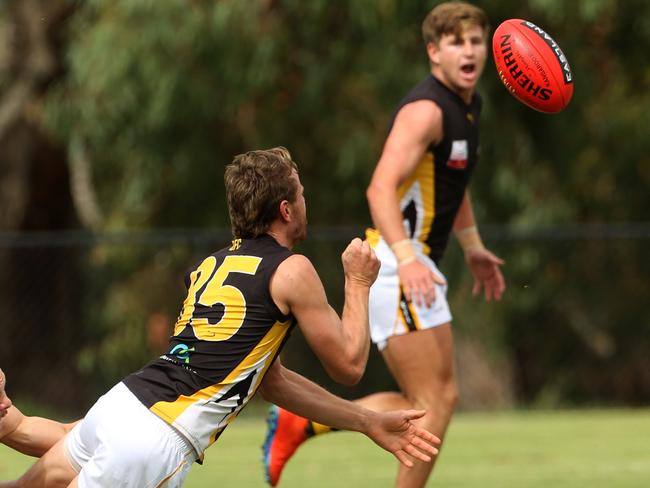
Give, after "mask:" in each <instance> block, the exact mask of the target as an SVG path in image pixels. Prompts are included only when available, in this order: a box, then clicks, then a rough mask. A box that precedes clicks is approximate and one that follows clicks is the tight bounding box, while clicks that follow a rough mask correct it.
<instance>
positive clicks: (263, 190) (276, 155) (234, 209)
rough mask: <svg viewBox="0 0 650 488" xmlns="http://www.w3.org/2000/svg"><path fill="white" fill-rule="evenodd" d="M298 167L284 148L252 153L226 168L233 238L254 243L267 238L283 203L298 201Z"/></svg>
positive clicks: (225, 178) (236, 159) (234, 160)
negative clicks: (293, 174) (267, 232)
mask: <svg viewBox="0 0 650 488" xmlns="http://www.w3.org/2000/svg"><path fill="white" fill-rule="evenodd" d="M293 171H296V172H297V171H298V166H297V165H296V163H295V162H294V161H293V160H292V159H291V154H289V151H287V149H285V148H284V147H274V148H272V149H266V150H259V151H249V152H247V153H244V154H239V155H238V156H235V158H234V159H233V161H232V163H230V164H229V165H228V166H227V167H226V173H225V175H224V183H225V185H226V200H227V202H228V213H229V214H230V224H231V227H232V233H233V236H234V237H236V238H240V239H251V238H255V237H258V236H260V235H262V234H264V233H265V232H266V231H267V230H268V229H269V227H270V225H271V223H272V222H273V221H274V220H275V219H276V217H277V216H278V212H279V209H280V202H282V200H288V201H290V202H293V201H295V199H296V198H297V197H298V191H299V188H298V184H297V183H296V180H294V179H293V178H291V174H292V172H293Z"/></svg>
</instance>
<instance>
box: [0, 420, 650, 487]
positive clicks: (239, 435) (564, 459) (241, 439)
mask: <svg viewBox="0 0 650 488" xmlns="http://www.w3.org/2000/svg"><path fill="white" fill-rule="evenodd" d="M263 437H264V421H263V419H262V418H260V417H257V416H255V415H246V412H245V413H244V414H243V415H242V418H240V419H238V420H237V421H236V422H235V423H234V424H232V425H231V426H230V427H229V428H228V430H227V431H226V433H224V435H223V436H222V437H221V439H220V440H219V442H218V443H217V445H215V446H213V447H211V448H210V449H209V450H208V452H207V455H206V460H205V464H204V465H203V466H199V465H195V466H194V467H193V468H192V472H191V474H190V477H189V479H188V482H187V483H186V485H185V486H186V487H189V488H200V487H208V486H219V487H237V488H249V487H251V488H254V487H262V486H265V484H264V483H263V478H262V467H261V463H260V457H261V450H260V447H259V446H260V445H261V443H262V440H263ZM31 462H32V459H31V458H27V457H25V456H21V455H19V454H15V453H13V452H12V451H10V450H9V449H7V448H5V447H4V446H2V447H0V479H7V478H11V477H14V476H16V475H17V474H18V473H20V472H22V470H24V469H26V468H27V467H28V466H29V465H30V464H31ZM395 469H396V468H395V461H393V458H392V456H391V455H389V454H386V453H384V452H383V451H381V450H380V449H379V448H378V447H375V445H374V444H373V443H372V442H371V441H369V440H368V439H366V438H365V437H363V436H361V435H358V434H353V433H344V432H339V433H336V434H329V435H326V436H323V437H320V438H316V439H313V440H310V441H309V442H307V443H306V444H305V445H304V446H303V447H301V449H300V450H299V451H298V453H297V454H296V456H295V457H294V458H293V459H292V460H291V462H290V463H289V465H288V467H287V468H286V470H285V472H284V474H283V478H282V483H281V484H280V486H281V487H282V488H297V487H304V486H308V487H309V488H320V487H328V488H329V487H355V488H365V487H373V488H375V487H391V486H392V485H393V479H394V475H395ZM430 485H431V486H441V487H446V488H479V487H480V488H492V487H494V488H497V487H498V488H506V487H517V488H538V487H539V488H549V487H553V488H578V487H580V488H582V487H589V488H605V487H606V488H646V487H650V410H587V411H553V412H514V413H513V412H508V413H495V414H469V413H461V414H458V415H457V416H456V417H455V418H454V421H453V424H452V426H451V428H450V431H449V434H448V437H447V440H446V445H445V450H444V452H443V455H442V458H441V459H440V463H439V466H438V468H437V470H436V474H435V476H434V478H433V479H432V481H431V482H430Z"/></svg>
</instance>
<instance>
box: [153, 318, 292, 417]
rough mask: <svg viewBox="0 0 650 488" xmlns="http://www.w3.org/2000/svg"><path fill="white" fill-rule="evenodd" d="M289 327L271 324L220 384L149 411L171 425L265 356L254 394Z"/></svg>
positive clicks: (282, 324)
mask: <svg viewBox="0 0 650 488" xmlns="http://www.w3.org/2000/svg"><path fill="white" fill-rule="evenodd" d="M290 325H291V320H288V321H286V322H276V323H275V324H273V326H272V327H271V328H270V329H269V331H268V332H267V333H266V335H265V336H264V338H263V339H262V340H261V341H260V342H259V343H258V344H257V346H255V348H254V349H253V350H252V351H251V352H250V353H249V354H248V356H246V357H245V358H244V360H243V361H242V362H241V363H239V364H238V365H237V367H235V368H234V369H233V370H232V371H231V372H230V374H229V375H228V376H226V378H224V380H223V381H222V382H221V383H218V384H216V385H210V386H208V387H206V388H203V389H202V390H199V391H197V392H196V393H194V394H192V395H191V396H187V395H180V396H179V397H178V398H177V399H176V400H175V401H173V402H166V401H160V402H157V403H155V404H153V405H152V406H151V407H150V410H151V411H152V412H154V413H156V415H158V416H159V417H161V418H164V419H165V420H166V421H167V422H169V423H172V424H173V423H174V422H175V421H176V419H177V418H178V417H179V416H180V415H181V414H182V413H183V412H184V411H185V410H187V409H188V408H190V407H191V406H193V405H195V404H196V403H198V402H207V401H209V400H211V399H213V398H215V397H217V396H218V394H219V392H220V391H221V390H222V389H223V388H224V387H226V386H227V385H230V384H232V383H235V382H236V381H237V378H239V377H240V375H241V373H242V372H243V371H246V370H250V369H251V368H252V367H253V366H255V365H256V364H257V363H259V362H260V361H261V360H262V359H263V358H264V356H267V357H268V360H267V361H266V364H264V367H263V369H262V371H261V374H259V375H258V378H259V380H258V382H257V384H255V385H254V388H253V389H252V392H255V391H256V390H257V388H258V386H259V381H261V379H262V377H263V376H264V373H266V371H267V370H268V368H269V366H271V363H272V360H273V358H275V355H276V353H277V351H278V349H279V348H280V346H281V345H282V342H283V340H284V337H285V335H286V334H287V332H288V331H289V326H290Z"/></svg>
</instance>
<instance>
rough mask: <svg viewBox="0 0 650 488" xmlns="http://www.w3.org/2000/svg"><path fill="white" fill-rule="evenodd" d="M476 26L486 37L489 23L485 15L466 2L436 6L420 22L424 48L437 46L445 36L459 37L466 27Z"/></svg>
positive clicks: (453, 2)
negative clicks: (430, 44) (432, 45)
mask: <svg viewBox="0 0 650 488" xmlns="http://www.w3.org/2000/svg"><path fill="white" fill-rule="evenodd" d="M472 25H477V26H479V27H481V28H482V29H483V33H484V35H486V36H487V33H488V31H489V30H490V22H489V20H488V17H487V14H486V13H485V12H484V11H483V10H482V9H480V8H479V7H476V6H475V5H471V4H469V3H466V2H459V1H452V2H445V3H441V4H440V5H437V6H436V7H435V8H434V9H433V10H431V12H429V14H428V15H427V16H426V18H425V19H424V22H422V37H423V39H424V44H425V46H426V45H427V44H429V43H432V44H434V45H437V44H438V42H439V41H440V38H441V37H442V36H444V35H446V34H453V35H455V36H460V35H461V34H462V33H463V31H464V30H465V29H467V27H469V26H472Z"/></svg>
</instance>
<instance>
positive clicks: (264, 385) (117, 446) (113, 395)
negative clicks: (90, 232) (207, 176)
mask: <svg viewBox="0 0 650 488" xmlns="http://www.w3.org/2000/svg"><path fill="white" fill-rule="evenodd" d="M225 181H226V194H227V199H228V207H229V213H230V217H231V223H232V227H233V234H234V236H235V240H234V241H233V243H232V245H230V246H229V247H226V248H224V249H222V250H220V251H217V252H216V253H214V254H212V255H211V256H208V257H207V258H206V259H204V260H203V261H202V262H201V263H200V264H199V265H198V266H197V267H196V268H195V269H194V271H192V272H191V273H190V274H189V276H188V277H187V280H186V283H187V285H188V295H187V298H186V299H185V301H184V304H183V308H182V310H181V314H180V316H179V320H178V322H177V324H176V328H175V331H174V336H173V337H172V339H171V342H170V350H169V352H167V353H166V354H163V355H162V356H161V357H160V358H158V359H155V360H154V361H152V362H151V363H149V364H148V365H146V366H144V367H143V368H142V369H141V370H139V371H138V372H137V373H135V374H133V375H130V376H128V377H127V378H125V379H124V380H123V381H122V382H120V383H118V384H117V385H116V386H115V387H113V388H112V389H111V390H110V391H109V392H108V393H106V394H105V395H104V396H102V397H101V398H100V399H99V400H98V401H97V403H95V405H94V406H93V407H92V408H91V409H90V411H89V412H88V414H87V415H86V416H85V417H84V419H83V420H82V421H81V422H80V423H78V424H77V425H76V426H75V427H74V428H73V429H72V430H71V431H70V432H69V433H68V434H67V435H66V436H65V437H64V438H63V439H61V440H59V441H58V442H57V443H56V444H55V445H54V446H53V447H52V448H51V449H50V450H49V451H48V452H47V453H46V454H45V455H44V456H43V457H42V458H41V459H40V460H39V461H38V462H37V463H36V464H35V465H34V466H33V467H32V468H31V469H30V470H29V471H28V472H27V473H26V474H25V475H24V476H23V477H21V478H20V480H17V481H16V482H10V483H6V484H2V483H0V486H2V487H18V486H24V487H30V488H33V487H37V486H48V487H55V486H56V487H58V486H70V487H76V486H79V487H83V488H89V487H106V486H134V487H136V486H137V487H139V486H159V485H160V484H161V483H165V486H166V487H175V486H181V485H182V483H183V481H184V479H185V477H186V475H187V472H188V471H189V468H190V466H191V465H192V463H193V461H197V460H201V459H202V457H203V451H204V450H205V449H206V448H207V447H208V446H209V445H210V444H211V443H213V442H215V440H216V439H217V438H218V437H219V435H220V434H221V432H222V431H223V430H224V429H225V428H226V426H227V425H228V423H229V422H230V421H232V420H233V419H234V418H235V417H236V415H237V414H238V413H239V411H240V410H241V409H242V408H243V407H244V406H245V405H246V403H247V402H248V401H249V400H250V398H251V397H252V396H253V395H254V393H255V392H256V391H257V390H258V389H259V391H261V393H262V395H263V396H264V398H265V399H267V400H268V401H271V402H273V403H275V404H276V405H279V406H281V407H283V408H285V409H288V410H290V411H294V412H295V413H296V414H299V415H302V416H306V417H310V418H313V419H315V420H317V421H318V422H321V423H323V424H327V425H331V426H333V427H336V428H340V429H345V430H353V431H359V432H363V433H364V434H366V435H368V436H369V437H370V438H371V439H373V440H374V441H375V442H376V443H377V444H378V445H380V446H381V447H383V448H384V449H386V450H388V451H390V452H392V453H393V454H394V455H395V456H396V457H397V459H398V460H399V461H400V462H402V463H404V464H405V465H406V466H412V465H413V460H414V459H419V460H422V461H429V460H430V459H431V456H432V455H435V454H436V453H437V449H436V447H435V446H436V445H437V444H438V443H439V440H438V439H437V438H436V437H435V436H434V435H433V434H431V433H429V432H428V431H427V430H425V429H422V428H420V427H417V426H416V425H415V424H414V423H413V422H412V421H413V420H415V419H418V418H421V417H422V416H423V415H424V414H425V412H424V411H422V410H412V409H405V410H396V411H391V412H386V413H378V412H375V411H373V410H369V409H366V408H364V407H362V406H360V405H358V404H355V403H352V402H349V401H345V400H343V399H341V398H338V397H336V396H334V395H332V394H330V393H328V392H327V391H325V390H324V389H322V388H320V387H319V386H317V385H316V384H314V383H312V382H310V381H309V380H307V379H306V378H304V377H302V376H300V375H298V374H296V373H294V372H292V371H289V370H287V369H286V368H284V367H283V366H282V364H281V363H280V361H279V358H278V354H279V351H280V349H281V347H282V345H283V344H284V342H285V339H286V338H287V337H288V332H289V330H290V329H291V327H292V326H293V325H294V324H296V323H297V324H298V326H299V327H300V328H301V330H302V332H303V334H304V335H305V337H306V339H307V341H308V343H309V344H310V346H311V347H312V349H313V350H314V351H315V353H316V354H317V356H318V357H319V358H320V360H321V361H322V362H323V365H324V366H325V368H326V370H327V371H328V373H329V374H330V375H331V376H332V377H333V378H334V379H336V380H337V381H340V382H343V383H348V384H351V383H356V382H357V381H358V380H359V379H360V377H361V375H362V374H363V371H364V369H365V366H366V361H367V357H368V351H369V337H368V295H369V288H370V286H371V285H372V283H373V282H374V280H375V279H376V276H377V272H378V268H379V261H378V260H377V258H376V256H375V253H374V252H373V251H372V249H371V248H370V246H369V245H368V244H367V243H364V242H362V241H361V240H359V239H354V240H353V241H352V242H351V243H350V245H349V246H348V247H347V248H346V250H345V251H344V253H343V256H342V261H343V268H344V275H345V304H344V308H343V314H342V318H339V316H338V314H337V313H336V312H335V311H334V310H333V309H332V308H331V306H330V305H329V304H328V302H327V297H326V296H325V291H324V288H323V285H322V283H321V281H320V278H319V277H318V274H317V273H316V270H315V269H314V267H313V265H312V264H311V262H310V261H309V260H308V259H307V258H306V257H304V256H301V255H298V254H294V253H293V252H291V248H292V247H293V246H294V245H295V244H296V243H298V242H300V241H301V240H302V239H304V238H305V235H306V226H307V218H306V206H305V200H304V196H303V188H302V185H301V184H300V178H299V176H298V171H297V167H296V165H295V163H294V162H293V161H292V160H291V156H290V155H289V153H288V151H287V150H286V149H284V148H274V149H270V150H266V151H251V152H249V153H246V154H243V155H240V156H237V157H236V158H235V160H234V161H233V163H232V164H231V165H229V167H228V168H227V170H226V178H225ZM3 397H4V391H3V393H2V396H1V397H0V402H1V401H2V398H3ZM4 404H5V406H6V404H7V402H6V401H5V402H4ZM11 408H12V407H9V409H11ZM4 410H6V408H5V409H4ZM5 418H6V417H5ZM4 420H5V419H2V420H0V422H2V421H4Z"/></svg>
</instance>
